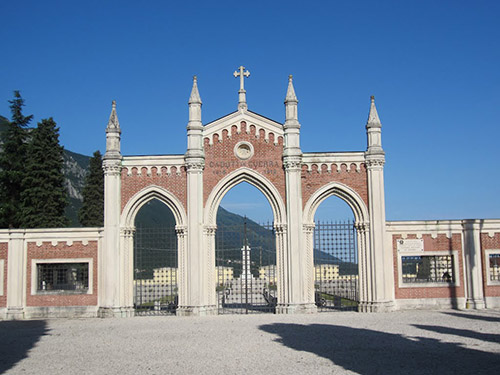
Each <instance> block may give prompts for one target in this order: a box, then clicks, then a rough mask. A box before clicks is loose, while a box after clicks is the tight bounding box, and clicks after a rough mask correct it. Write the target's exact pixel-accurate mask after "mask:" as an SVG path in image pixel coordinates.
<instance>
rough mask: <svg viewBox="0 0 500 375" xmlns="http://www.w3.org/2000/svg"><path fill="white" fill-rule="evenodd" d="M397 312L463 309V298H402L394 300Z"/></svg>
mask: <svg viewBox="0 0 500 375" xmlns="http://www.w3.org/2000/svg"><path fill="white" fill-rule="evenodd" d="M396 308H397V309H398V310H442V309H456V308H458V309H464V308H465V297H456V298H402V299H397V300H396Z"/></svg>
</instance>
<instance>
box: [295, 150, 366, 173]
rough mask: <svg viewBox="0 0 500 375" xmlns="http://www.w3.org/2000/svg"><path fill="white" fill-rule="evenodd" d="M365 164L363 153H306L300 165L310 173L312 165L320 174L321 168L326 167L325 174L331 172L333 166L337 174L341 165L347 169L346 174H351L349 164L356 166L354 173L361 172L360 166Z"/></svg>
mask: <svg viewBox="0 0 500 375" xmlns="http://www.w3.org/2000/svg"><path fill="white" fill-rule="evenodd" d="M363 163H365V153H364V152H306V153H304V154H303V155H302V165H305V166H307V171H308V172H312V167H313V165H316V166H317V167H318V172H319V173H322V169H321V166H322V165H323V164H325V165H326V168H327V169H326V170H327V173H331V172H332V165H333V164H335V166H336V168H337V172H340V171H341V169H342V164H345V166H346V167H347V172H351V164H355V165H356V170H355V172H358V173H359V172H360V171H361V164H363Z"/></svg>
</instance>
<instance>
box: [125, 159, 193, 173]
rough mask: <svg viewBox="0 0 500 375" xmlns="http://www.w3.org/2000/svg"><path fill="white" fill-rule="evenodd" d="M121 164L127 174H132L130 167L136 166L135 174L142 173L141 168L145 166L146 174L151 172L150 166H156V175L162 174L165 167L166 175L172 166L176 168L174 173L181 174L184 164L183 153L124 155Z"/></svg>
mask: <svg viewBox="0 0 500 375" xmlns="http://www.w3.org/2000/svg"><path fill="white" fill-rule="evenodd" d="M122 166H123V167H124V168H127V175H129V176H130V175H132V169H133V168H137V174H138V175H141V174H142V168H146V170H147V172H146V174H147V175H148V176H150V175H151V173H152V168H156V173H157V174H158V175H161V174H162V168H163V167H165V168H166V170H167V175H170V174H171V170H172V167H175V168H176V173H177V174H178V175H179V174H181V168H182V167H184V166H185V161H184V155H157V156H124V157H123V161H122Z"/></svg>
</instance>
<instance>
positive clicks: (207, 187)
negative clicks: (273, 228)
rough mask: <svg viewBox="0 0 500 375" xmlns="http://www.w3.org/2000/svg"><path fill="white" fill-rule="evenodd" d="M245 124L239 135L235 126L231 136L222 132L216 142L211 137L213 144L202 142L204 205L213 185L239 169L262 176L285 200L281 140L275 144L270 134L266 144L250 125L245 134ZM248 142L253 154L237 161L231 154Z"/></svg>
mask: <svg viewBox="0 0 500 375" xmlns="http://www.w3.org/2000/svg"><path fill="white" fill-rule="evenodd" d="M246 127H247V124H246V123H245V122H244V121H243V122H241V133H240V134H238V133H237V132H236V126H233V127H232V128H231V134H230V136H229V132H228V131H227V130H224V131H223V132H222V136H221V138H220V139H219V136H218V135H216V134H215V135H214V136H213V145H210V144H209V139H208V138H205V139H204V147H205V171H204V173H203V197H204V201H205V204H206V202H207V199H208V196H209V195H210V193H211V192H212V189H213V188H214V187H215V185H216V184H217V183H218V182H219V181H220V180H221V179H222V178H224V176H226V175H228V174H229V173H231V172H233V171H234V170H236V169H238V168H241V167H244V166H246V167H248V168H251V169H253V170H255V171H256V172H258V173H260V174H262V175H263V176H264V177H266V178H267V179H268V180H270V181H271V182H272V184H273V185H274V186H275V187H276V188H277V189H278V191H279V192H280V194H281V198H282V199H283V201H285V171H284V169H283V160H282V157H283V137H279V138H278V144H277V145H275V144H274V140H275V138H274V137H275V135H274V134H273V133H270V134H269V141H266V140H265V139H264V130H260V134H259V137H258V138H256V128H255V126H253V125H250V133H249V134H247V133H246ZM241 141H247V142H248V143H251V144H252V145H253V147H254V155H253V156H252V157H251V158H250V159H248V160H240V159H238V158H237V157H236V156H235V155H234V147H235V146H236V144H237V143H238V142H241Z"/></svg>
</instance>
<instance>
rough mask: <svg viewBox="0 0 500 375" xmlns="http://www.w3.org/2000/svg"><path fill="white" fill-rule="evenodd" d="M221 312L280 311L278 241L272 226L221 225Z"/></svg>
mask: <svg viewBox="0 0 500 375" xmlns="http://www.w3.org/2000/svg"><path fill="white" fill-rule="evenodd" d="M215 264H216V278H217V284H216V291H217V311H218V313H219V314H252V313H263V312H270V313H274V312H275V311H276V302H277V298H276V289H277V287H276V280H277V277H276V239H275V234H274V230H273V226H272V225H271V224H264V225H259V224H257V223H255V222H252V221H251V220H249V221H247V220H246V219H245V222H244V223H243V225H223V226H222V225H221V226H219V227H218V229H217V234H216V236H215Z"/></svg>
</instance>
